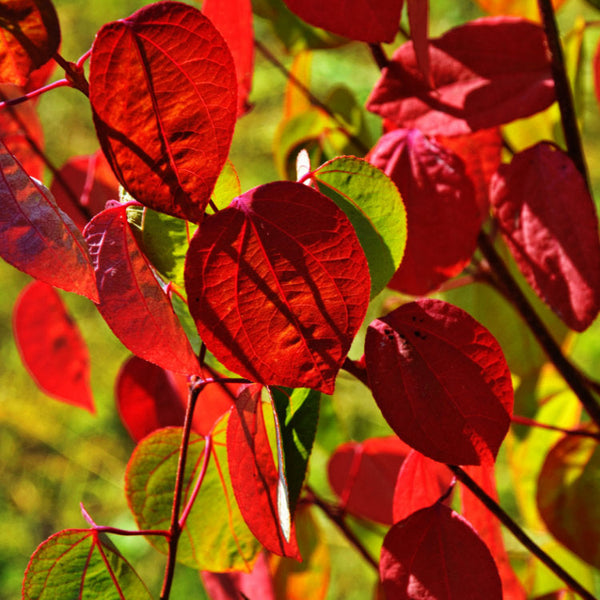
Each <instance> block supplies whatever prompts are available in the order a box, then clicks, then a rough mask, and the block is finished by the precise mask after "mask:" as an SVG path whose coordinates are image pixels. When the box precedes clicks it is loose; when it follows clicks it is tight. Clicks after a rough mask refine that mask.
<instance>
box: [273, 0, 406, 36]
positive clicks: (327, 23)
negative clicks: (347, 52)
mask: <svg viewBox="0 0 600 600" xmlns="http://www.w3.org/2000/svg"><path fill="white" fill-rule="evenodd" d="M284 2H285V3H286V4H287V6H288V8H289V9H290V10H291V11H292V12H295V13H296V14H297V15H298V16H299V17H300V18H301V19H302V20H303V21H306V22H307V23H310V24H311V25H314V26H315V27H321V28H323V29H327V31H331V32H332V33H336V34H337V35H341V36H344V37H347V38H350V39H351V40H360V41H363V42H372V43H378V42H393V41H394V38H395V37H396V34H397V33H398V26H399V23H400V13H401V11H402V4H403V0H329V1H328V2H321V1H320V0H284Z"/></svg>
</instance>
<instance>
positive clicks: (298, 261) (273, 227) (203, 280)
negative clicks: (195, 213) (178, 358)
mask: <svg viewBox="0 0 600 600" xmlns="http://www.w3.org/2000/svg"><path fill="white" fill-rule="evenodd" d="M185 280H186V291H187V295H188V301H189V307H190V312H191V314H192V316H193V317H194V320H195V321H196V326H197V327H198V332H199V334H200V337H201V338H202V340H203V341H204V343H205V344H206V345H207V347H208V349H209V350H210V351H211V352H212V353H213V354H214V356H215V357H216V358H217V359H218V360H219V361H220V362H221V363H223V365H225V367H227V368H228V369H230V370H232V371H235V372H236V373H239V374H240V375H242V376H244V377H247V378H248V379H250V380H252V381H256V382H259V383H263V384H265V385H284V386H289V387H309V388H313V389H317V390H321V391H323V392H326V393H331V392H332V391H333V387H334V380H335V377H336V375H337V372H338V370H339V368H340V366H341V364H342V362H343V361H344V358H345V356H346V354H347V352H348V350H349V348H350V344H351V342H352V339H353V337H354V335H355V333H356V331H357V330H358V328H359V326H360V324H361V322H362V319H363V318H364V314H365V311H366V307H367V303H368V299H369V291H370V281H369V276H368V271H367V262H366V259H365V257H364V253H363V251H362V248H361V247H360V244H359V242H358V239H357V237H356V234H355V233H354V230H353V228H352V225H351V224H350V222H349V221H348V219H347V217H346V216H345V215H344V213H343V212H342V211H341V210H340V209H339V208H338V207H337V206H336V205H335V204H334V203H333V202H332V201H331V200H329V199H328V198H326V197H324V196H323V195H322V194H319V193H318V192H316V191H314V190H312V189H311V188H309V187H308V186H305V185H302V184H299V183H292V182H285V181H280V182H274V183H270V184H267V185H263V186H260V187H257V188H255V189H253V190H250V191H249V192H247V193H245V194H243V195H242V196H239V197H238V198H236V199H235V200H234V201H233V202H232V203H231V205H230V206H229V207H228V208H226V209H224V210H222V211H220V212H219V213H217V214H216V215H210V216H207V217H206V219H205V221H204V223H203V225H202V226H201V227H200V229H199V230H198V232H197V233H196V234H195V235H194V237H193V239H192V242H191V244H190V250H189V252H188V255H187V259H186V267H185ZM257 317H259V318H257ZM257 359H258V360H257Z"/></svg>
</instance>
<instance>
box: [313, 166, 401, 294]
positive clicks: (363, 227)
mask: <svg viewBox="0 0 600 600" xmlns="http://www.w3.org/2000/svg"><path fill="white" fill-rule="evenodd" d="M310 177H311V180H312V181H314V182H316V183H317V184H318V187H319V190H320V191H321V192H322V193H323V194H325V195H326V196H329V197H330V198H331V199H332V200H333V201H334V202H335V203H336V204H337V205H338V206H339V207H340V208H341V209H342V210H343V211H344V212H345V213H346V216H347V217H348V219H350V222H351V223H352V225H353V227H354V230H355V231H356V235H357V236H358V239H359V241H360V244H361V246H362V249H363V250H364V252H365V256H366V257H367V262H368V263H369V273H370V275H371V298H373V297H375V296H376V295H377V294H378V293H379V292H380V291H381V290H382V289H383V288H384V287H385V286H386V285H387V283H388V282H389V280H390V279H391V278H392V275H393V274H394V272H395V271H396V269H397V268H398V265H399V264H400V261H401V260H402V256H403V254H404V247H405V245H406V211H405V209H404V204H403V202H402V197H401V196H400V193H399V192H398V188H397V187H396V186H395V185H394V183H393V182H392V181H391V180H390V179H389V177H386V176H385V174H384V173H383V172H382V171H380V170H379V169H377V168H376V167H374V166H372V165H371V164H369V163H368V162H367V161H365V160H362V159H360V158H355V157H353V156H342V157H338V158H334V159H333V160H330V161H329V162H327V163H325V164H324V165H321V166H320V167H319V168H318V169H315V170H314V171H313V172H312V173H311V176H310Z"/></svg>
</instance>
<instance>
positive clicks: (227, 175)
mask: <svg viewBox="0 0 600 600" xmlns="http://www.w3.org/2000/svg"><path fill="white" fill-rule="evenodd" d="M241 193H242V186H241V184H240V178H239V177H238V174H237V171H236V170H235V167H234V166H233V163H232V162H231V161H230V160H227V161H226V162H225V165H224V166H223V170H222V171H221V174H220V175H219V178H218V179H217V183H215V189H214V190H213V193H212V194H211V200H212V201H213V202H214V203H215V205H216V207H217V208H218V209H219V210H221V209H222V208H226V207H227V206H229V204H231V201H232V200H233V199H234V198H235V197H236V196H239V195H240V194H241Z"/></svg>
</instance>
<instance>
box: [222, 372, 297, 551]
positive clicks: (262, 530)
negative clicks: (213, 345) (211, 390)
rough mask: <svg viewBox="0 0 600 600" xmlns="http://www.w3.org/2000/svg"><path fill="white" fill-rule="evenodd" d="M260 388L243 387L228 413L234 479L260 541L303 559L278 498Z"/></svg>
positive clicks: (239, 499) (246, 517)
mask: <svg viewBox="0 0 600 600" xmlns="http://www.w3.org/2000/svg"><path fill="white" fill-rule="evenodd" d="M261 389H262V388H261V386H259V385H256V384H253V385H250V386H247V387H245V388H243V389H242V390H241V392H240V394H239V395H238V398H237V400H236V403H235V409H234V410H233V411H232V412H231V415H230V416H229V423H228V425H227V459H228V461H229V472H230V474H231V482H232V484H233V490H234V492H235V497H236V500H237V503H238V506H239V507H240V511H241V513H242V515H243V517H244V521H246V524H247V525H248V527H249V528H250V530H251V531H252V533H253V534H254V535H255V536H256V538H257V539H258V541H259V542H260V543H261V544H262V545H263V546H264V547H265V548H266V549H267V550H268V551H269V552H274V553H275V554H279V555H281V556H290V557H292V558H297V559H300V555H299V553H298V544H297V542H296V533H295V528H294V525H293V523H292V524H291V530H288V529H287V528H288V527H289V525H288V524H289V522H290V515H289V507H288V506H287V505H285V504H284V505H283V506H282V505H281V504H280V502H279V494H278V480H279V477H278V471H277V467H276V466H275V463H274V461H273V453H272V451H271V447H270V446H269V439H268V436H267V431H266V429H265V422H264V417H263V411H262V403H261V400H260V394H261ZM286 492H287V490H286ZM282 509H283V511H284V512H283V513H282ZM282 524H284V525H285V530H284V526H283V525H282Z"/></svg>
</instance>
